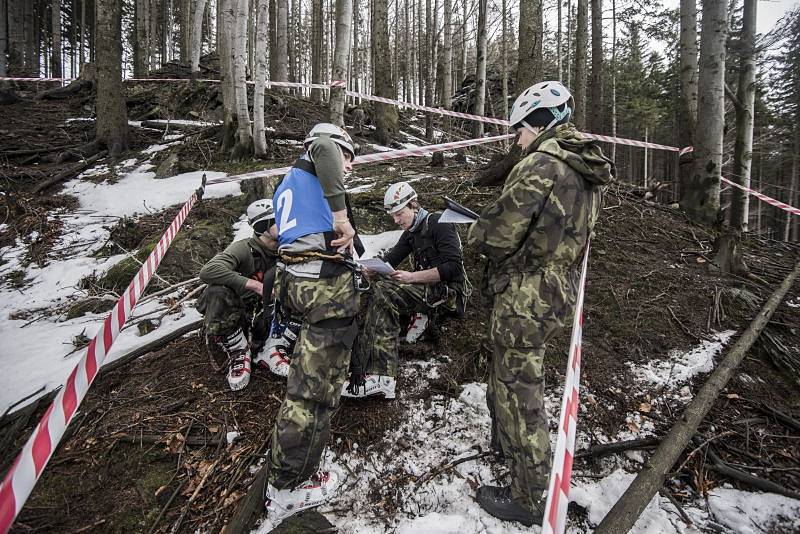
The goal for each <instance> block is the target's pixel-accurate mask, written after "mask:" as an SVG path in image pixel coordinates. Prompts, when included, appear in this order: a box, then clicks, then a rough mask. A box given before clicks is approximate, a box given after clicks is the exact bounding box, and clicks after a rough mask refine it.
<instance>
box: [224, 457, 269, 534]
mask: <svg viewBox="0 0 800 534" xmlns="http://www.w3.org/2000/svg"><path fill="white" fill-rule="evenodd" d="M266 487H267V466H266V465H264V466H263V467H262V468H261V469H259V470H258V473H257V474H256V477H255V479H253V483H252V484H250V488H249V489H248V490H247V494H246V495H245V496H244V497H243V498H242V499H241V500H240V501H239V506H237V507H236V511H235V512H234V513H233V517H231V520H230V521H228V524H227V525H225V526H224V527H222V534H241V533H244V532H250V531H251V530H252V529H253V527H254V526H255V524H256V520H257V519H258V518H259V517H260V516H261V514H262V512H263V511H264V493H265V490H266Z"/></svg>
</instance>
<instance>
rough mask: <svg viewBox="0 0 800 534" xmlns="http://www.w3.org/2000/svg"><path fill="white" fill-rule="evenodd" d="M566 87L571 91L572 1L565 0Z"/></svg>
mask: <svg viewBox="0 0 800 534" xmlns="http://www.w3.org/2000/svg"><path fill="white" fill-rule="evenodd" d="M565 70H566V71H567V87H569V88H570V89H572V88H573V87H572V0H567V67H566V69H565Z"/></svg>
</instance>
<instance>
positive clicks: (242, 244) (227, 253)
mask: <svg viewBox="0 0 800 534" xmlns="http://www.w3.org/2000/svg"><path fill="white" fill-rule="evenodd" d="M277 260H278V254H277V252H275V251H272V250H269V249H268V248H266V247H265V246H264V245H262V244H261V241H259V240H258V239H257V238H256V237H251V238H249V239H241V240H239V241H234V242H233V243H231V244H230V245H228V247H227V248H226V249H225V250H223V251H222V252H220V253H219V254H217V255H216V256H214V257H213V258H211V259H210V260H209V261H208V263H206V264H205V265H204V266H203V268H202V269H200V280H202V281H203V282H205V283H206V284H216V285H221V286H227V287H229V288H231V289H233V290H234V291H236V293H238V294H239V295H243V294H246V293H245V288H244V285H245V284H246V283H247V280H248V279H249V278H253V279H255V280H259V281H263V279H264V275H265V274H266V273H267V272H268V271H270V270H271V269H273V268H274V267H275V263H276V262H277Z"/></svg>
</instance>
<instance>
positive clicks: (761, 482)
mask: <svg viewBox="0 0 800 534" xmlns="http://www.w3.org/2000/svg"><path fill="white" fill-rule="evenodd" d="M708 457H709V458H711V461H712V462H713V463H712V464H711V465H710V466H709V467H710V468H711V469H713V470H714V471H716V472H717V473H719V474H720V475H725V476H726V477H729V478H732V479H734V480H738V481H739V482H742V483H744V484H747V485H749V486H753V487H754V488H757V489H760V490H762V491H766V492H768V493H777V494H779V495H785V496H787V497H791V498H792V499H800V493H799V492H796V491H792V490H790V489H788V488H785V487H783V486H781V485H780V484H776V483H775V482H772V481H770V480H766V479H763V478H759V477H756V476H753V475H751V474H750V473H745V472H744V471H740V470H738V469H734V468H733V467H731V466H729V465H728V464H727V463H725V462H724V461H723V460H722V459H721V458H720V457H719V456H717V454H716V453H715V452H714V451H712V450H710V449H709V450H708Z"/></svg>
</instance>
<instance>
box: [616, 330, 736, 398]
mask: <svg viewBox="0 0 800 534" xmlns="http://www.w3.org/2000/svg"><path fill="white" fill-rule="evenodd" d="M735 333H736V332H734V331H733V330H726V331H725V332H720V333H718V334H716V335H715V336H714V339H712V340H711V341H702V342H701V343H700V346H699V347H696V348H694V349H692V350H690V351H688V352H686V353H683V354H680V353H672V354H671V355H670V357H669V358H668V359H667V360H658V361H650V362H647V363H646V364H644V365H641V364H635V365H634V364H628V365H629V366H630V367H631V370H632V372H633V374H634V375H635V376H637V377H639V379H640V380H642V381H644V382H648V383H650V384H653V385H656V386H669V385H676V384H680V383H683V382H686V381H688V380H689V379H691V378H692V377H693V376H694V375H696V374H699V373H707V372H709V371H711V370H712V369H713V368H714V357H715V356H716V355H717V354H719V353H720V352H721V351H722V349H723V348H724V347H725V345H726V344H727V343H728V341H729V340H730V339H731V337H732V336H733V335H734V334H735Z"/></svg>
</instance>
